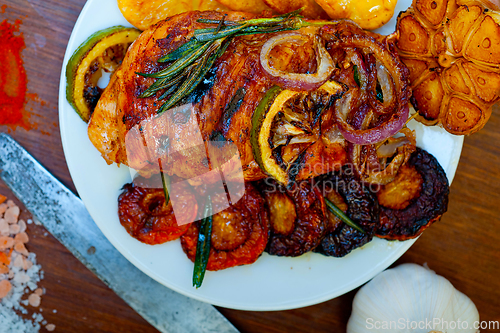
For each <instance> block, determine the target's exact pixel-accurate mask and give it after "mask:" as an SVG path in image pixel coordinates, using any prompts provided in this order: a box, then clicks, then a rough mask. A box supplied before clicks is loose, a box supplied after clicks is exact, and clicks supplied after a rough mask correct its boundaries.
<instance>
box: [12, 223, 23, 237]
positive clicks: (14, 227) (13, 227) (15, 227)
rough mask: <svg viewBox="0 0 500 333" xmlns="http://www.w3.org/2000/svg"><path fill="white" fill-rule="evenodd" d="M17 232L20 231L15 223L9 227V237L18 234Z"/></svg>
mask: <svg viewBox="0 0 500 333" xmlns="http://www.w3.org/2000/svg"><path fill="white" fill-rule="evenodd" d="M19 231H21V227H20V226H19V225H18V224H17V223H16V224H11V225H10V228H9V232H10V234H11V235H15V234H18V233H19Z"/></svg>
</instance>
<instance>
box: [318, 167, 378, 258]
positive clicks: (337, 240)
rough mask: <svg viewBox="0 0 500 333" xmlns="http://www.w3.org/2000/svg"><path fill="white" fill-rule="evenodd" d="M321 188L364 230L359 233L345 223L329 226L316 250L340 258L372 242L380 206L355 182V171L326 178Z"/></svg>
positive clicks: (346, 168) (344, 169)
mask: <svg viewBox="0 0 500 333" xmlns="http://www.w3.org/2000/svg"><path fill="white" fill-rule="evenodd" d="M323 185H324V188H325V192H326V196H327V198H328V199H330V201H332V202H333V203H334V204H335V205H336V206H337V207H339V208H340V209H342V210H345V209H346V206H347V209H346V214H347V216H348V217H349V218H351V220H353V221H354V222H356V223H357V224H358V225H360V226H361V227H362V228H363V230H364V231H365V233H362V232H360V231H357V230H355V229H353V228H351V227H350V226H348V225H346V224H344V223H333V224H332V223H331V224H330V229H329V231H328V233H327V235H326V236H325V237H324V238H323V239H322V241H321V244H320V245H319V246H318V248H317V249H316V251H317V252H320V253H322V254H324V255H327V256H333V257H343V256H345V255H347V254H348V253H349V252H351V251H352V250H354V249H355V248H358V247H360V246H362V245H364V244H366V243H368V242H369V241H371V240H372V238H373V235H374V233H375V229H376V227H377V226H378V223H379V206H378V203H377V199H376V198H375V196H374V195H373V194H372V193H371V192H370V191H369V190H368V189H367V188H366V187H365V186H363V185H362V184H361V182H359V181H358V179H357V178H356V177H355V176H354V170H352V169H351V168H349V167H344V168H342V170H341V171H340V172H337V173H335V174H334V175H332V176H329V177H326V178H325V179H324V181H323ZM338 195H340V196H341V197H342V199H343V200H340V198H338ZM335 197H337V199H335ZM329 220H330V221H331V220H332V219H329ZM333 221H335V220H333Z"/></svg>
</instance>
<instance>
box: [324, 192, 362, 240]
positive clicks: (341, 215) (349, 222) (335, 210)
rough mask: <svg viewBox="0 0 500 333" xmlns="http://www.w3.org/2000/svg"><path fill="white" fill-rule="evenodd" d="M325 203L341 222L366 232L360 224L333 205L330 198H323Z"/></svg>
mask: <svg viewBox="0 0 500 333" xmlns="http://www.w3.org/2000/svg"><path fill="white" fill-rule="evenodd" d="M325 203H326V207H327V208H328V210H329V211H330V212H332V214H334V215H335V216H337V217H338V218H339V219H340V220H341V221H342V222H344V223H345V224H347V225H348V226H350V227H351V228H354V229H356V230H357V231H359V232H362V233H363V234H364V233H366V232H365V231H364V230H363V228H361V226H360V225H359V224H357V223H356V222H354V221H353V220H351V219H350V218H349V217H348V216H347V215H345V214H344V212H343V211H342V210H341V209H340V208H338V207H337V206H335V204H334V203H333V202H331V201H330V200H328V199H327V198H325Z"/></svg>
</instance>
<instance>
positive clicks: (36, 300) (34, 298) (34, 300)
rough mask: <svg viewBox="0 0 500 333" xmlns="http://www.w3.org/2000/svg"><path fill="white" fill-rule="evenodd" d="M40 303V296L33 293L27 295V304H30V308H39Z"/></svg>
mask: <svg viewBox="0 0 500 333" xmlns="http://www.w3.org/2000/svg"><path fill="white" fill-rule="evenodd" d="M41 301H42V299H41V298H40V296H39V295H37V294H35V293H33V294H31V295H29V297H28V302H29V303H30V305H31V306H33V307H35V308H36V307H39V306H40V302H41Z"/></svg>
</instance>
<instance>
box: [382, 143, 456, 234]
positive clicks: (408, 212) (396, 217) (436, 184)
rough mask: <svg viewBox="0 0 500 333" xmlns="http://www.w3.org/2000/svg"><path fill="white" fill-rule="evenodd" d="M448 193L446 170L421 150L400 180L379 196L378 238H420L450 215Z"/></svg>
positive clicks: (397, 179)
mask: <svg viewBox="0 0 500 333" xmlns="http://www.w3.org/2000/svg"><path fill="white" fill-rule="evenodd" d="M408 178H410V179H411V181H409V180H408ZM448 194H449V186H448V178H446V174H445V172H444V170H443V168H442V167H441V166H440V165H439V163H438V161H437V160H436V159H435V158H434V156H432V155H431V154H429V153H428V152H426V151H425V150H423V149H420V148H417V151H415V152H414V153H413V154H412V155H411V157H410V160H409V161H408V165H407V166H406V167H404V168H401V170H400V171H399V174H398V175H397V176H396V179H395V180H394V181H393V182H392V183H389V184H387V185H385V186H383V187H382V188H381V189H380V191H379V192H378V193H377V196H378V198H379V203H380V225H379V226H378V228H377V230H376V235H377V237H382V238H387V239H393V240H407V239H411V238H415V237H418V236H419V235H420V234H421V233H422V232H423V231H424V230H425V229H427V228H428V227H429V226H430V225H431V224H432V223H434V222H436V221H437V220H439V218H440V217H441V215H442V214H443V213H444V212H446V210H447V207H448Z"/></svg>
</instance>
